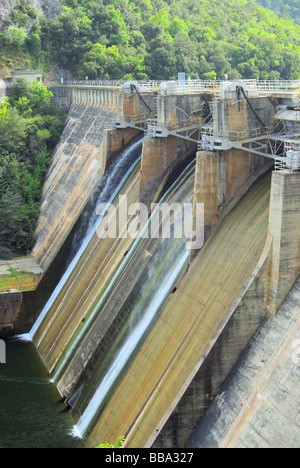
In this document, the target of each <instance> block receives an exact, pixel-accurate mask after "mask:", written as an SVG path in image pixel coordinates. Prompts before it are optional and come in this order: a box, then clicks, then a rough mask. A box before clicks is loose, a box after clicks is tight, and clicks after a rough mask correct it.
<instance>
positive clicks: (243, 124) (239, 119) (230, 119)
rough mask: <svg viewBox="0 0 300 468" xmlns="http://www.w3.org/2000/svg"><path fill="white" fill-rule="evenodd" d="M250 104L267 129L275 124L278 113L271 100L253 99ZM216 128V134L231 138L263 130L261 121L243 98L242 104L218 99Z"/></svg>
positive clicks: (231, 100) (265, 98)
mask: <svg viewBox="0 0 300 468" xmlns="http://www.w3.org/2000/svg"><path fill="white" fill-rule="evenodd" d="M250 102H251V105H252V107H253V109H254V110H255V112H256V113H257V115H258V116H259V118H260V119H261V121H262V123H264V124H265V126H266V127H269V126H270V125H272V124H274V122H275V121H274V116H275V113H276V111H275V106H274V105H273V103H272V102H271V101H270V99H268V98H267V97H259V98H251V99H250ZM276 103H277V101H276ZM214 127H215V131H216V132H219V133H220V134H223V135H224V136H231V137H233V136H234V135H235V136H236V137H239V136H240V135H241V132H248V133H249V134H251V132H253V131H254V130H262V125H261V123H260V121H259V120H258V119H257V117H256V116H255V114H254V113H253V111H252V110H251V108H250V107H249V105H248V103H247V101H246V99H245V98H243V96H241V101H240V102H237V99H218V100H216V101H215V122H214Z"/></svg>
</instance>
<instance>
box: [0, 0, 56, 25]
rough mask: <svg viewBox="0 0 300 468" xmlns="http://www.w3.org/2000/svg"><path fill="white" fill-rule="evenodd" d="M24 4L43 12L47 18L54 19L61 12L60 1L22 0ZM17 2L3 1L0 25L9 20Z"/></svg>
mask: <svg viewBox="0 0 300 468" xmlns="http://www.w3.org/2000/svg"><path fill="white" fill-rule="evenodd" d="M20 1H21V3H23V4H25V3H26V4H28V3H29V5H31V6H32V7H34V8H37V9H38V10H41V11H42V12H43V13H44V14H45V16H46V17H47V18H53V17H54V16H56V15H58V14H59V12H60V11H61V2H60V0H20ZM16 4H17V0H1V3H0V24H1V23H2V22H3V21H4V20H5V19H6V18H8V16H9V15H10V12H11V10H12V9H13V8H14V7H15V6H16Z"/></svg>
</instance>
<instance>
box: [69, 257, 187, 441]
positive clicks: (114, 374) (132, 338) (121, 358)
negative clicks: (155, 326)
mask: <svg viewBox="0 0 300 468" xmlns="http://www.w3.org/2000/svg"><path fill="white" fill-rule="evenodd" d="M188 256H189V252H188V250H186V249H185V250H184V251H183V252H182V253H181V255H180V256H179V257H178V258H176V262H175V265H173V269H172V270H169V274H168V275H167V276H166V277H165V280H164V282H163V283H162V284H161V285H160V287H159V289H158V291H157V293H156V294H155V295H154V297H153V298H152V301H151V302H150V303H149V305H148V307H147V308H146V310H145V311H144V313H143V315H142V318H141V319H140V320H139V321H138V323H137V324H136V325H135V326H134V327H133V328H132V330H131V332H130V333H129V335H128V337H127V339H126V341H125V343H123V345H122V346H121V348H120V350H119V351H118V352H117V354H116V356H115V358H114V359H113V361H112V363H111V365H110V366H109V369H108V370H107V372H106V374H105V376H104V378H103V379H102V381H101V383H100V385H99V387H98V388H97V390H96V392H95V393H94V395H93V397H92V398H91V400H90V402H89V404H88V406H87V407H86V409H85V411H84V413H83V414H82V416H81V417H80V419H79V421H78V423H77V426H75V428H74V435H75V434H77V435H78V433H80V434H81V435H84V434H85V432H86V430H87V429H88V427H89V424H90V423H91V421H92V420H93V418H94V417H95V415H96V414H97V411H98V409H99V408H100V406H101V403H102V402H103V400H104V398H105V397H106V395H107V393H108V392H109V390H110V389H111V387H112V385H113V384H114V382H115V381H116V379H117V378H118V376H119V374H120V372H121V371H122V369H123V368H124V366H125V365H126V363H127V362H128V360H129V359H130V357H131V355H132V353H133V351H134V350H135V349H136V348H137V346H138V344H139V342H140V341H141V339H142V337H143V335H144V333H145V332H146V330H147V329H148V327H149V325H150V324H151V322H152V320H153V318H154V317H155V315H156V313H157V311H158V310H159V309H160V307H161V306H162V304H163V303H164V301H165V300H166V298H167V296H168V295H169V294H170V292H171V290H172V288H173V285H174V283H175V282H176V279H177V278H178V276H179V275H180V273H181V271H182V269H183V267H184V265H185V264H186V262H187V260H188Z"/></svg>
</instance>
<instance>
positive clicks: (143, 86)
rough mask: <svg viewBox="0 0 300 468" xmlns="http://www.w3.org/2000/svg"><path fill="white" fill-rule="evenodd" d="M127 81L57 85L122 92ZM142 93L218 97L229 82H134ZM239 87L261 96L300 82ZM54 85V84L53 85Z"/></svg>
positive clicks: (295, 87)
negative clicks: (204, 93)
mask: <svg viewBox="0 0 300 468" xmlns="http://www.w3.org/2000/svg"><path fill="white" fill-rule="evenodd" d="M125 83H126V82H125V81H117V80H74V81H66V82H64V83H56V84H55V85H56V86H76V87H77V86H78V87H94V88H110V89H115V90H121V89H122V86H123V85H124V84H125ZM132 83H134V84H135V85H136V86H137V87H138V89H139V91H140V92H160V93H161V94H162V95H169V94H195V93H200V92H209V93H212V94H213V95H215V97H218V96H219V95H220V88H221V87H223V88H224V86H225V87H226V84H227V83H228V85H229V84H230V83H234V82H229V81H205V80H200V79H198V80H189V79H187V80H186V81H185V82H184V83H180V82H179V81H175V80H174V81H159V80H155V81H152V80H149V81H134V80H133V81H132ZM236 83H237V84H238V85H242V86H244V87H245V89H246V90H248V91H249V92H250V93H253V94H255V95H259V94H260V93H262V92H263V93H265V92H276V91H277V92H282V91H286V92H294V91H295V90H299V89H300V80H278V81H271V80H261V81H258V80H237V81H236ZM53 85H54V83H53Z"/></svg>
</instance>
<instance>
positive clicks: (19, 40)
mask: <svg viewBox="0 0 300 468" xmlns="http://www.w3.org/2000/svg"><path fill="white" fill-rule="evenodd" d="M8 37H9V38H10V41H11V44H12V45H13V46H14V47H15V48H16V49H18V50H20V49H21V48H22V46H23V45H24V43H25V40H26V39H27V34H26V31H25V29H22V28H15V27H10V28H9V30H8Z"/></svg>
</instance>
